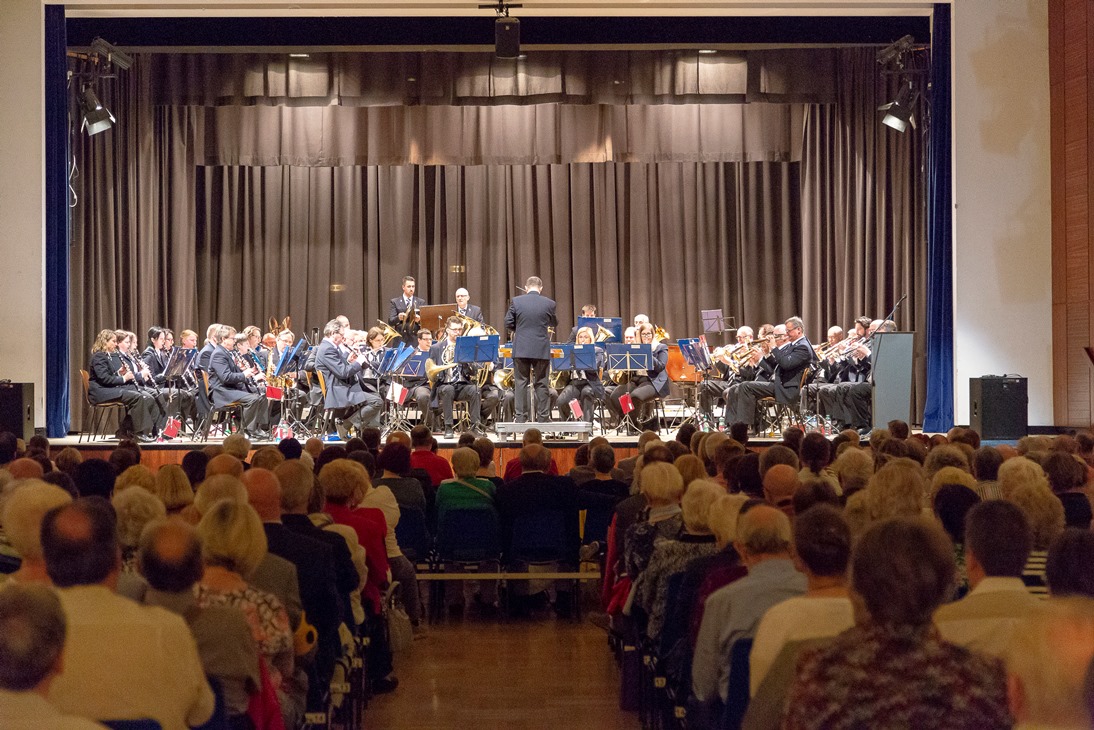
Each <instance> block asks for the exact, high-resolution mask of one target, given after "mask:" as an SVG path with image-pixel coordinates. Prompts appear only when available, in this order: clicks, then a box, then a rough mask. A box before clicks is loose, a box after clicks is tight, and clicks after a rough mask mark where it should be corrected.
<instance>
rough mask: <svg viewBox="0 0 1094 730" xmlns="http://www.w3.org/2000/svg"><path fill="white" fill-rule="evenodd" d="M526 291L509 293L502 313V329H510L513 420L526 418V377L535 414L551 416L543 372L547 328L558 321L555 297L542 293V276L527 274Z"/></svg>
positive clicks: (547, 353)
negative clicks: (518, 294) (533, 398)
mask: <svg viewBox="0 0 1094 730" xmlns="http://www.w3.org/2000/svg"><path fill="white" fill-rule="evenodd" d="M524 289H525V291H526V292H527V294H521V295H520V296H517V297H513V301H512V303H511V304H510V305H509V311H508V312H506V313H505V329H506V330H508V331H509V332H512V333H513V336H512V346H513V410H514V411H515V413H516V422H517V423H524V422H526V421H527V420H528V381H529V379H531V381H532V387H533V388H534V389H535V392H536V418H535V420H536V421H538V422H540V423H546V422H547V421H549V420H551V399H550V394H549V389H548V377H547V372H548V368H549V366H550V364H551V336H550V333H548V331H547V329H548V328H549V327H555V326H557V325H558V318H557V317H556V316H555V301H554V300H553V299H550V298H548V297H545V296H543V294H541V291H542V290H543V280H542V279H540V278H539V277H538V276H529V277H528V281H526V282H524Z"/></svg>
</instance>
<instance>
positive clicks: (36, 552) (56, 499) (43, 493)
mask: <svg viewBox="0 0 1094 730" xmlns="http://www.w3.org/2000/svg"><path fill="white" fill-rule="evenodd" d="M71 501H72V496H71V495H69V494H68V493H67V492H65V491H64V490H62V489H61V488H59V487H56V486H53V485H52V484H46V483H44V482H41V481H38V480H36V479H27V480H24V481H22V482H20V483H19V484H17V485H15V488H14V491H12V492H11V493H10V494H9V495H8V497H7V498H6V499H5V500H4V509H3V525H4V534H5V536H6V537H7V539H8V542H9V543H10V544H11V546H12V547H13V548H15V552H16V553H17V554H18V555H19V557H20V558H21V562H20V564H19V569H18V570H16V571H15V572H14V573H12V574H10V575H9V576H8V583H9V584H11V583H45V584H48V583H49V575H47V574H46V562H45V558H44V556H43V555H42V518H43V517H44V516H45V515H46V513H47V512H49V511H50V510H52V509H54V508H55V507H60V506H62V505H66V504H68V503H70V502H71Z"/></svg>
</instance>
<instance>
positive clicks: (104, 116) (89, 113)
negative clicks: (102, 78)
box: [80, 86, 116, 137]
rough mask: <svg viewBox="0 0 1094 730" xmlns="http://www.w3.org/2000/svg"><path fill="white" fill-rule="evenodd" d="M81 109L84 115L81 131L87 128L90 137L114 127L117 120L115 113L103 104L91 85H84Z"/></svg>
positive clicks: (81, 95)
mask: <svg viewBox="0 0 1094 730" xmlns="http://www.w3.org/2000/svg"><path fill="white" fill-rule="evenodd" d="M80 111H81V112H82V115H83V123H82V124H81V125H80V131H84V130H87V136H88V137H90V136H92V135H95V134H98V133H99V132H105V131H106V130H108V129H110V128H111V127H113V126H114V122H115V121H116V120H115V119H114V115H113V114H111V113H110V110H109V109H107V108H106V107H104V106H103V105H102V102H100V101H99V97H97V96H96V95H95V91H94V89H92V88H91V87H90V86H86V87H84V90H83V93H82V94H80Z"/></svg>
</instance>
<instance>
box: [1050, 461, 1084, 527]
mask: <svg viewBox="0 0 1094 730" xmlns="http://www.w3.org/2000/svg"><path fill="white" fill-rule="evenodd" d="M1041 468H1042V469H1044V471H1045V476H1046V477H1047V478H1048V484H1049V486H1050V487H1051V488H1052V493H1053V494H1055V495H1056V497H1057V498H1058V499H1059V500H1060V503H1061V504H1062V505H1063V508H1064V524H1065V525H1066V526H1067V527H1077V528H1079V529H1080V530H1089V529H1090V521H1091V517H1092V515H1091V510H1090V499H1089V498H1087V496H1086V492H1084V491H1083V488H1084V487H1085V486H1086V472H1087V467H1086V464H1084V463H1083V462H1082V461H1081V460H1080V459H1079V458H1078V457H1077V456H1072V455H1071V454H1069V453H1066V452H1063V451H1054V452H1052V453H1051V454H1049V455H1048V456H1046V457H1045V459H1044V461H1042V462H1041Z"/></svg>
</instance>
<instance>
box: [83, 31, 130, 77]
mask: <svg viewBox="0 0 1094 730" xmlns="http://www.w3.org/2000/svg"><path fill="white" fill-rule="evenodd" d="M91 50H92V51H94V52H95V53H97V54H99V55H100V56H102V57H103V58H105V59H106V60H107V62H108V63H112V64H114V65H115V66H117V67H118V68H120V69H122V70H123V71H124V70H125V69H127V68H129V67H130V66H132V65H133V57H132V56H130V55H129V54H128V53H125V52H124V51H120V50H118V49H117V48H116V47H115V46H114V44H112V43H108V42H106V41H104V40H103V39H102V38H99V37H96V38H95V39H94V40H93V41H91Z"/></svg>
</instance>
